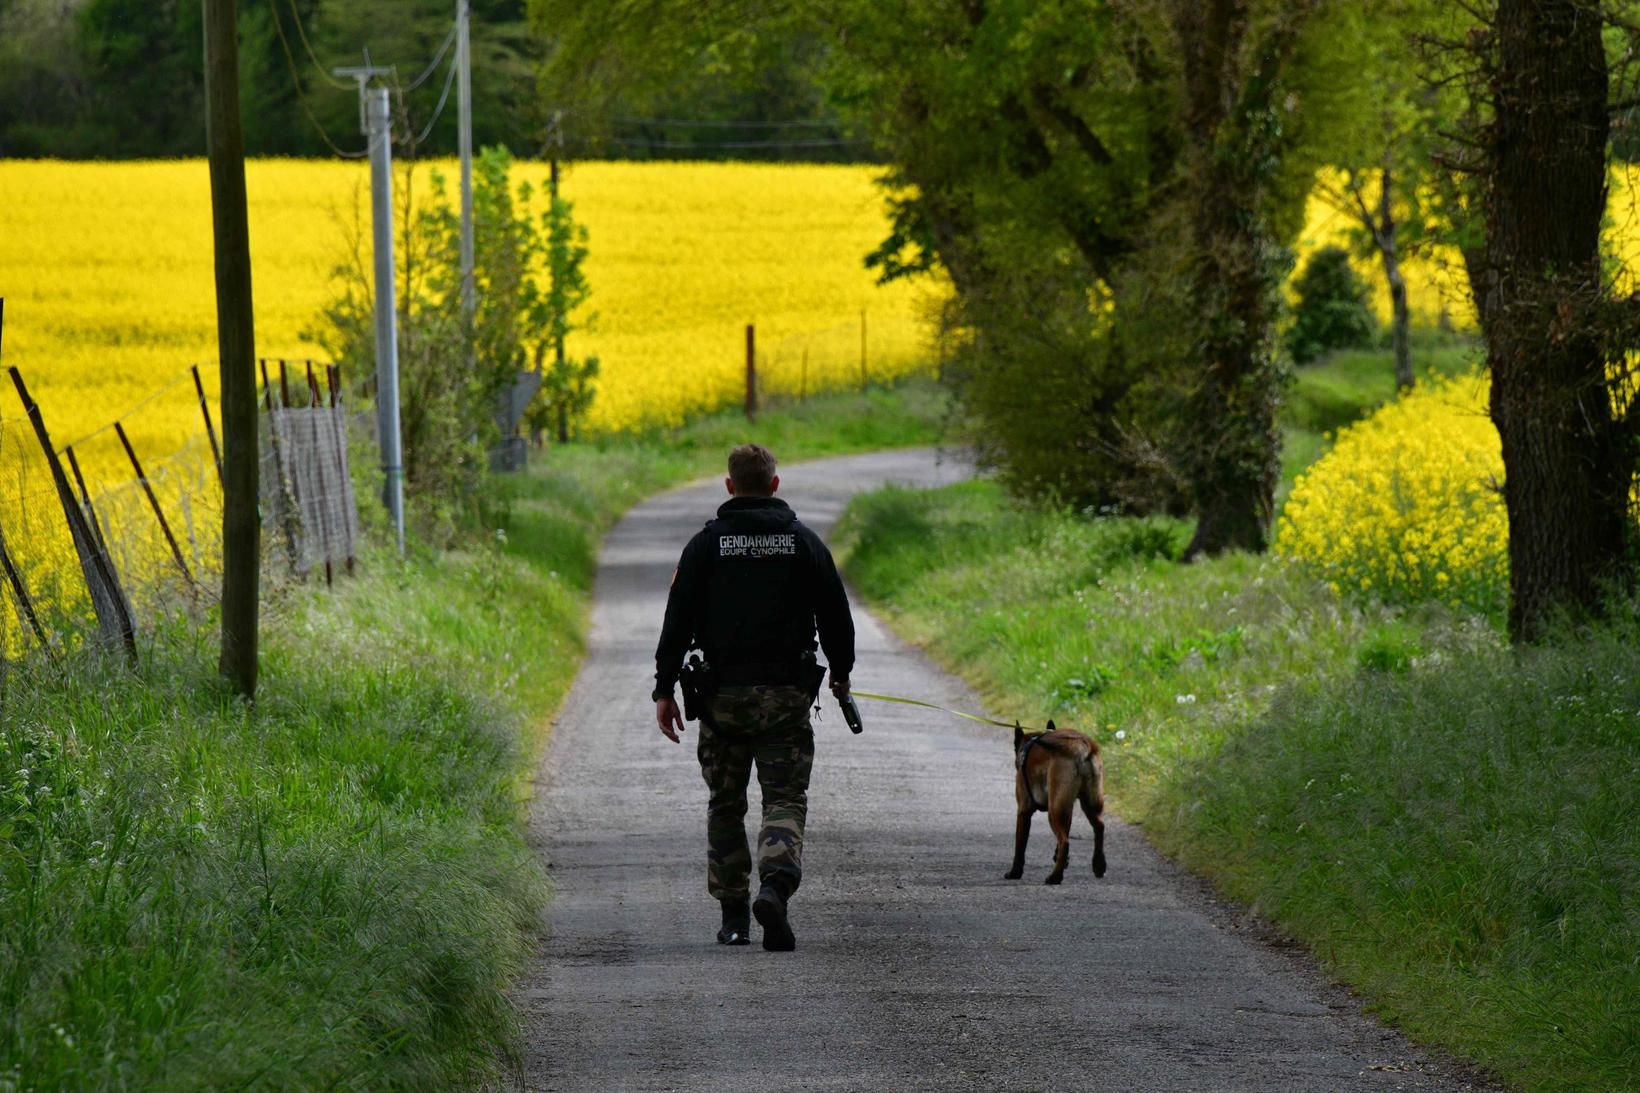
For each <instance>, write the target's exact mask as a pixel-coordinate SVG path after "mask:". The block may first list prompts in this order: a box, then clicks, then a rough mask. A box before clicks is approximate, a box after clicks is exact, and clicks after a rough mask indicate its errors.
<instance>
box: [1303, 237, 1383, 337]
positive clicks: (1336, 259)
mask: <svg viewBox="0 0 1640 1093" xmlns="http://www.w3.org/2000/svg"><path fill="white" fill-rule="evenodd" d="M1293 291H1294V292H1295V293H1296V294H1297V296H1298V303H1297V304H1296V305H1295V306H1294V308H1293V325H1292V327H1291V329H1289V330H1288V331H1287V351H1288V352H1289V353H1291V354H1292V358H1293V361H1294V363H1296V364H1308V363H1309V362H1310V361H1313V360H1315V359H1316V358H1317V357H1320V356H1321V355H1323V354H1324V353H1327V352H1329V351H1331V350H1334V349H1349V348H1356V347H1360V346H1366V345H1370V344H1371V343H1372V334H1373V327H1374V322H1373V317H1372V311H1371V309H1370V308H1369V307H1368V306H1367V286H1366V285H1365V284H1363V283H1362V281H1361V278H1360V277H1359V276H1358V275H1357V274H1356V272H1355V270H1354V268H1352V267H1351V266H1350V256H1349V254H1348V253H1347V252H1346V251H1345V250H1344V249H1343V248H1342V247H1322V248H1321V249H1320V250H1318V251H1316V252H1315V253H1314V254H1313V255H1311V256H1310V260H1309V262H1307V263H1306V264H1305V266H1304V272H1303V273H1301V274H1299V276H1298V279H1297V280H1296V281H1294V282H1293Z"/></svg>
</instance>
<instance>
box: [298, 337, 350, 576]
mask: <svg viewBox="0 0 1640 1093" xmlns="http://www.w3.org/2000/svg"><path fill="white" fill-rule="evenodd" d="M307 385H308V425H309V426H310V427H311V432H312V435H313V470H314V474H315V475H316V476H317V477H318V479H319V503H318V504H317V505H315V506H314V509H315V511H317V513H318V515H319V541H320V542H321V543H323V544H324V550H323V554H324V556H325V587H326V588H329V587H330V586H331V585H332V584H333V583H334V581H333V580H332V575H331V569H330V524H329V522H328V521H327V520H326V519H325V502H326V501H327V500H328V499H329V497H330V489H329V487H328V486H327V485H326V483H325V460H324V455H323V453H322V452H321V450H320V448H319V383H318V381H317V380H315V379H314V378H313V362H312V361H308V362H307ZM343 519H346V516H345V515H344V516H343Z"/></svg>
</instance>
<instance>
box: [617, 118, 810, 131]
mask: <svg viewBox="0 0 1640 1093" xmlns="http://www.w3.org/2000/svg"><path fill="white" fill-rule="evenodd" d="M612 120H613V121H614V122H615V123H616V124H618V125H687V126H693V127H695V128H700V129H821V128H831V129H835V128H837V127H838V122H837V121H836V119H832V118H816V119H814V120H813V121H724V120H712V119H705V120H699V121H697V120H693V119H690V118H632V117H617V118H614V119H612Z"/></svg>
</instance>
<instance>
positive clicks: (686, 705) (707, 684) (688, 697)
mask: <svg viewBox="0 0 1640 1093" xmlns="http://www.w3.org/2000/svg"><path fill="white" fill-rule="evenodd" d="M678 689H679V690H681V691H682V692H683V716H684V719H685V720H687V721H701V720H704V719H705V717H706V709H707V705H708V703H710V702H711V700H712V696H713V695H715V694H717V689H718V677H717V672H715V671H713V669H712V666H711V665H710V664H707V663H706V661H705V659H704V658H702V657H701V655H700V654H699V653H690V654H689V659H688V660H687V661H685V662H684V665H683V670H682V671H681V672H679V673H678Z"/></svg>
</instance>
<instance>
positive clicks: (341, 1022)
mask: <svg viewBox="0 0 1640 1093" xmlns="http://www.w3.org/2000/svg"><path fill="white" fill-rule="evenodd" d="M942 414H943V410H942V408H941V400H940V399H939V397H938V395H937V394H936V393H935V392H933V391H932V389H931V388H929V387H928V386H926V385H923V386H913V387H911V388H906V389H901V390H896V391H882V390H874V391H872V392H869V393H867V394H863V395H860V394H855V395H843V396H834V397H831V398H829V399H820V400H814V401H812V402H809V403H805V404H802V405H801V406H800V407H796V408H793V409H792V410H790V411H787V410H782V409H776V410H774V411H772V412H770V413H769V414H768V415H766V416H765V417H764V418H762V419H761V420H760V421H759V423H758V424H757V425H756V426H749V425H748V424H747V423H746V422H745V421H744V419H740V420H736V419H735V418H734V417H732V416H730V415H722V416H719V417H717V418H712V419H707V420H704V421H701V422H697V423H695V424H694V425H691V426H689V427H686V428H684V429H681V430H677V431H673V432H669V433H664V434H663V433H655V434H651V435H648V436H646V437H641V438H634V439H628V440H625V441H621V442H611V443H609V444H607V445H605V446H603V447H581V446H571V447H566V448H555V449H551V450H549V451H548V452H546V453H544V454H543V455H542V456H541V457H539V458H538V460H537V465H536V467H535V468H533V469H532V470H531V471H530V472H529V473H528V474H525V475H521V476H517V477H514V478H510V479H504V480H501V481H499V482H497V483H496V484H495V491H496V493H495V496H494V497H493V498H492V501H493V502H494V503H492V504H486V505H483V506H479V507H478V508H477V511H483V512H487V513H489V514H491V518H492V520H493V526H491V527H489V528H487V529H475V530H474V531H473V533H472V534H470V535H469V536H468V538H467V539H466V540H465V543H464V545H463V546H461V547H460V548H459V549H455V550H450V551H442V552H441V551H432V550H429V549H427V548H425V547H419V546H415V545H414V544H413V546H412V550H411V552H410V555H409V557H408V558H406V559H402V560H401V559H399V558H397V557H396V556H395V555H394V553H393V552H392V551H391V550H390V549H385V548H382V547H380V546H377V547H376V548H375V549H374V550H370V551H367V552H366V554H365V556H364V557H363V558H362V559H361V561H360V566H359V573H360V576H359V577H358V578H356V579H339V580H338V582H337V584H336V587H335V589H334V590H333V591H328V592H327V591H325V590H322V589H319V588H317V587H313V586H309V587H300V586H298V587H295V588H285V589H282V590H276V591H274V592H272V593H271V594H270V597H269V598H268V600H267V602H266V603H265V605H264V612H265V614H264V628H263V641H264V650H263V660H262V678H263V685H262V688H261V691H260V693H259V695H258V698H257V701H256V703H255V705H254V706H246V705H242V704H240V703H239V702H238V701H237V700H236V699H234V698H233V697H232V695H231V694H230V693H229V692H228V690H227V689H226V688H225V687H224V686H223V685H222V683H221V682H220V681H219V679H218V678H217V676H216V673H215V670H214V661H215V655H214V654H215V650H214V645H215V636H214V633H213V631H212V628H211V627H210V626H209V625H196V624H193V623H188V622H183V621H176V622H173V623H170V624H168V625H166V626H165V627H163V628H162V629H161V630H160V631H159V632H156V633H152V634H149V635H147V636H145V639H144V648H143V657H142V668H141V670H140V671H137V672H132V671H129V670H127V669H126V668H124V667H123V666H122V665H120V664H116V663H113V662H110V661H105V660H103V659H100V658H99V657H97V656H95V655H91V654H85V655H77V656H72V657H65V658H63V659H62V660H61V661H60V662H51V661H47V660H44V659H41V660H38V661H29V662H27V663H24V664H20V665H19V664H14V665H10V666H6V665H4V664H3V662H0V669H3V671H0V687H3V690H0V1090H13V1089H15V1090H25V1089H42V1090H43V1089H86V1088H113V1089H167V1090H172V1089H176V1090H182V1089H257V1088H279V1089H292V1088H295V1089H320V1088H384V1087H386V1088H415V1089H445V1088H456V1087H463V1086H469V1085H475V1084H480V1083H482V1082H483V1081H485V1080H486V1079H488V1078H492V1077H493V1076H494V1075H495V1074H496V1073H497V1071H498V1070H499V1068H500V1066H501V1065H502V1063H503V1062H504V1060H505V1058H506V1056H507V1054H508V1052H509V1051H511V1050H513V1049H514V1047H515V1037H516V1027H515V1025H516V1022H515V1019H514V1014H513V1011H512V1008H511V1005H510V1003H509V1001H508V998H507V986H508V984H509V982H510V981H511V979H512V977H513V975H514V974H515V973H516V971H517V969H518V968H519V967H520V965H521V963H522V962H523V961H524V960H525V959H527V957H528V955H529V953H530V952H531V950H532V948H533V946H534V943H535V930H536V923H537V922H538V921H539V914H540V911H541V909H542V907H543V905H544V900H545V898H546V892H545V887H544V882H543V877H542V874H541V870H540V868H539V866H538V864H537V863H536V861H535V860H534V858H533V856H532V855H531V854H530V852H529V850H528V848H527V847H526V846H525V844H524V841H523V836H522V818H523V812H524V805H525V800H526V794H527V790H528V785H529V781H528V774H529V772H530V770H531V769H532V762H531V760H532V757H533V756H534V755H535V754H536V752H537V751H538V749H539V747H540V745H541V743H542V741H543V739H544V733H545V726H546V724H547V718H548V714H549V713H550V711H551V710H552V708H553V707H554V706H555V705H556V704H557V702H558V701H559V700H560V699H561V698H562V696H563V694H564V693H565V691H566V690H567V688H568V686H569V683H570V681H571V680H572V679H573V678H574V674H575V671H576V669H577V667H578V664H579V660H580V655H581V651H582V649H583V648H584V642H585V629H586V609H587V600H588V597H589V594H590V589H591V585H592V577H593V573H594V570H595V567H596V558H597V549H598V542H599V539H600V537H601V534H602V532H603V530H604V529H605V528H606V527H607V526H608V525H609V524H610V522H611V521H613V520H614V519H615V517H616V516H617V515H618V514H619V513H620V512H621V511H622V510H623V509H625V508H626V507H627V506H628V505H630V504H631V503H632V502H633V501H635V500H636V499H638V498H639V497H642V496H644V495H645V494H647V493H650V492H652V491H654V490H655V489H658V488H661V487H663V486H666V485H669V484H671V483H674V482H677V481H679V480H682V479H685V478H690V477H697V476H700V475H703V474H708V473H714V472H719V473H720V472H721V470H722V467H723V459H724V455H725V454H726V451H727V447H728V446H729V445H730V444H731V443H739V442H741V441H742V440H745V439H760V440H762V441H763V442H765V443H769V444H771V445H773V446H775V448H776V451H777V453H778V454H779V455H780V456H781V457H782V458H783V459H786V460H791V459H797V458H806V457H810V456H818V455H827V454H836V453H839V452H842V451H849V450H858V449H860V448H862V447H880V446H884V445H891V444H895V443H898V444H908V443H926V442H929V441H931V440H933V439H934V438H935V437H936V436H937V429H938V422H939V420H940V418H941V416H942ZM839 416H843V417H847V418H848V420H849V422H850V425H849V427H848V428H847V429H837V428H834V426H833V422H834V419H835V418H837V417H839ZM359 495H360V497H361V498H366V497H369V496H370V489H369V488H368V487H367V486H366V487H361V489H360V491H359ZM369 523H370V524H371V525H372V526H375V527H377V528H378V530H379V527H380V524H381V521H379V520H375V519H372V520H371V521H369ZM656 625H657V626H658V625H659V620H657V622H656Z"/></svg>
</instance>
